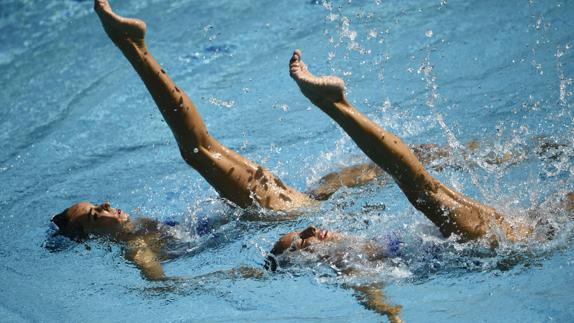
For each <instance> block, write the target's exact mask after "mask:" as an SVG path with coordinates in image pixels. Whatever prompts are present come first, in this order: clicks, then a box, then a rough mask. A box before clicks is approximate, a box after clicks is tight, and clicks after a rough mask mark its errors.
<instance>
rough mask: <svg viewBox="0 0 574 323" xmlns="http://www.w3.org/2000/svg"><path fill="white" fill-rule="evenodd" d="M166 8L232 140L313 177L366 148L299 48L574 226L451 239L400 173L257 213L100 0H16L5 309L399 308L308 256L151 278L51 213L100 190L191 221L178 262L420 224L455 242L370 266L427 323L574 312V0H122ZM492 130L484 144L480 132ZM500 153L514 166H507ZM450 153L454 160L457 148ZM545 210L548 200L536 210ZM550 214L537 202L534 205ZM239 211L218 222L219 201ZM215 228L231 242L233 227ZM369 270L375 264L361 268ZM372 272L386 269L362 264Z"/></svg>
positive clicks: (3, 12)
mask: <svg viewBox="0 0 574 323" xmlns="http://www.w3.org/2000/svg"><path fill="white" fill-rule="evenodd" d="M112 5H113V6H114V9H115V10H117V11H118V12H119V13H121V14H124V15H133V16H138V17H141V18H142V19H144V20H145V21H146V22H147V24H148V36H147V39H148V45H149V48H150V50H151V52H152V53H153V54H154V55H155V56H156V58H157V60H158V61H159V62H160V63H161V64H163V66H164V68H165V70H166V71H167V72H168V73H169V74H170V75H171V76H172V77H173V78H174V79H175V80H176V82H177V83H178V84H179V86H180V87H181V88H183V89H185V90H186V91H188V93H189V94H190V96H191V97H192V98H193V99H194V100H195V101H196V103H197V105H198V107H199V110H200V112H201V114H202V115H203V117H204V119H205V122H206V124H207V126H208V128H209V130H210V132H211V134H213V135H214V136H215V137H217V138H218V139H220V140H221V141H222V142H223V143H224V144H225V145H227V146H229V147H231V148H232V149H235V150H237V151H239V152H240V153H241V154H243V155H246V156H248V157H249V158H251V159H253V160H256V161H258V162H260V163H262V164H263V165H264V166H266V167H268V168H269V169H271V170H272V171H273V172H275V173H276V174H278V175H279V176H280V177H281V178H282V179H283V180H284V181H285V182H286V183H289V184H290V185H292V186H295V187H297V188H298V189H300V190H305V189H308V188H309V187H312V186H313V184H314V183H316V181H317V180H318V179H319V178H320V177H321V176H322V175H324V174H326V173H328V172H331V171H334V170H337V169H340V168H341V167H343V166H346V165H352V164H354V163H358V162H364V161H365V158H364V157H363V156H362V154H361V152H360V151H359V150H358V149H357V148H356V146H355V145H354V144H353V142H352V141H350V139H349V138H348V137H346V136H345V135H344V134H343V133H342V131H341V130H340V129H339V128H337V127H336V126H335V125H334V123H333V122H332V121H331V120H329V119H328V117H327V116H326V115H324V114H323V113H322V112H321V111H318V110H317V109H316V108H313V107H312V106H311V104H310V103H309V102H308V101H307V100H306V99H305V98H304V97H303V96H302V95H301V94H300V93H299V92H298V90H297V88H296V86H295V84H294V83H293V82H292V81H291V80H290V78H289V75H288V69H287V64H288V60H289V58H290V55H291V53H292V51H293V50H294V49H295V48H301V49H302V50H303V55H304V59H305V60H306V62H307V64H308V65H309V67H310V69H312V70H313V71H315V72H317V73H321V74H331V73H333V74H337V75H340V76H341V77H343V78H344V79H345V81H346V82H347V88H348V95H349V98H350V99H351V100H352V102H353V103H354V104H355V105H356V106H357V107H358V108H359V109H360V110H361V111H363V112H365V113H366V114H368V115H369V116H370V117H371V118H373V119H374V120H376V121H377V122H379V123H380V124H381V125H383V126H384V127H386V128H387V129H389V130H391V131H393V132H396V133H397V134H398V135H399V136H401V137H403V138H404V140H405V141H406V142H408V143H438V144H440V145H444V146H446V147H449V149H450V150H451V151H452V152H453V154H452V155H451V157H448V158H446V159H444V160H441V161H437V162H436V163H437V165H438V164H441V165H442V164H446V166H444V167H434V170H433V174H434V175H436V176H437V177H438V178H440V179H441V180H443V181H445V182H446V183H447V184H449V185H450V186H453V187H454V188H456V189H458V190H460V191H462V192H464V193H466V194H468V195H470V196H473V197H475V198H477V199H480V200H482V201H486V202H488V203H489V204H491V205H493V206H495V207H497V208H499V209H501V210H503V211H504V212H505V213H507V214H508V215H509V216H510V217H513V218H515V220H516V221H526V220H528V219H530V218H529V216H528V215H527V214H528V213H529V211H532V212H530V213H531V214H534V216H535V217H539V218H547V219H549V221H550V222H552V223H554V224H555V225H556V227H557V228H558V229H557V232H556V237H555V239H554V240H552V241H550V242H546V243H540V242H535V241H530V242H528V243H524V244H520V245H504V246H502V247H501V248H500V249H499V251H498V252H497V253H492V252H489V251H485V250H482V249H481V247H480V246H476V245H473V244H467V245H462V244H458V243H455V242H453V241H445V240H443V239H442V238H440V237H439V235H438V233H437V232H436V229H434V228H433V226H432V224H431V223H430V222H429V221H428V220H426V219H425V218H424V217H423V216H422V215H421V214H420V213H418V212H416V211H415V210H414V208H412V207H411V206H410V205H409V204H408V202H407V200H406V199H405V198H404V197H403V196H402V194H401V192H400V191H399V190H398V188H397V187H396V185H387V186H382V185H378V184H376V183H374V184H370V185H365V186H362V187H359V188H353V189H343V190H341V191H340V192H338V193H336V194H335V195H334V196H333V197H332V198H331V199H330V200H328V201H326V202H324V203H322V204H321V205H320V207H319V209H312V210H308V212H306V213H305V215H304V216H302V217H300V218H299V219H296V220H293V221H287V222H280V223H262V222H247V221H241V220H237V219H236V217H237V215H238V214H239V213H240V212H239V211H237V210H232V209H230V208H229V207H228V206H227V205H226V204H225V203H224V202H222V201H221V200H219V199H217V195H216V193H215V191H214V190H213V189H211V188H210V187H209V186H208V184H207V183H206V182H205V181H204V180H203V179H202V178H201V177H200V176H199V175H198V174H197V173H196V172H195V171H194V170H192V169H190V168H189V167H187V166H186V165H185V163H184V162H183V161H182V160H181V158H180V157H179V152H178V150H177V147H176V144H175V141H174V140H173V138H172V137H171V133H170V131H169V129H168V128H167V126H166V125H165V123H164V122H163V121H162V119H161V116H160V115H159V113H158V112H157V111H156V108H155V106H154V103H153V101H152V100H151V98H150V96H149V95H148V93H147V92H146V90H145V87H144V86H143V84H142V82H141V81H140V80H139V79H138V78H137V76H136V74H135V72H134V71H133V70H132V69H131V66H129V64H128V63H127V61H126V60H125V59H123V57H122V56H121V54H120V52H119V51H118V50H116V49H115V48H114V47H113V45H112V44H111V42H110V41H109V40H108V39H107V38H106V37H105V34H104V32H103V30H102V28H101V26H100V24H99V21H98V20H97V18H96V16H95V15H94V14H93V13H92V11H91V8H92V3H91V1H72V0H49V1H36V0H31V1H25V0H3V1H1V2H0V84H1V85H2V90H1V91H0V209H1V212H0V221H1V224H2V226H1V229H0V230H1V231H0V232H1V234H0V259H1V260H0V318H1V319H0V321H3V322H28V321H38V322H44V321H54V322H55V321H63V322H78V321H90V322H99V321H109V322H120V321H121V322H124V321H141V322H158V321H170V322H171V321H175V322H204V321H208V322H242V321H244V322H298V321H301V320H307V321H311V322H323V321H329V322H377V321H380V320H381V319H382V318H381V317H380V316H378V315H377V314H375V313H373V312H370V311H368V310H366V309H364V308H363V307H361V305H360V304H359V303H358V302H357V301H356V300H355V298H354V297H353V295H352V292H351V291H349V290H346V289H343V288H341V287H340V286H341V285H342V284H343V283H344V282H345V280H353V279H354V278H348V277H336V276H335V275H333V273H332V272H330V271H328V270H326V269H325V268H321V266H313V265H311V266H308V265H305V261H302V262H301V263H299V264H297V263H296V264H294V265H293V266H292V267H290V268H286V269H285V270H282V271H281V272H279V273H276V274H269V275H266V276H265V277H264V278H263V279H222V280H210V279H205V280H194V281H191V282H184V283H177V284H175V283H174V284H168V285H166V284H164V283H150V282H148V281H145V280H143V279H142V278H141V277H140V275H139V273H138V271H137V269H136V268H135V267H134V266H133V265H132V264H130V263H127V262H126V261H125V260H124V259H123V257H122V253H121V250H120V248H119V247H118V246H116V245H111V244H109V243H105V242H104V243H97V242H88V243H84V244H78V245H71V246H69V247H68V248H67V249H65V250H63V251H60V252H49V251H47V250H46V249H45V248H44V247H43V245H44V244H45V242H46V230H47V227H48V223H49V219H50V217H51V215H53V214H55V213H57V212H59V211H61V210H62V209H64V208H65V207H67V206H69V205H70V204H72V203H75V202H77V201H80V200H90V201H94V202H102V201H111V202H112V204H113V205H115V206H117V207H120V208H122V209H125V210H126V211H128V212H129V213H131V214H133V215H134V216H141V215H145V216H150V217H154V218H157V219H160V220H168V219H169V220H176V221H178V222H180V223H182V226H181V227H180V228H179V229H178V230H179V231H177V232H176V234H177V235H178V237H179V239H181V241H182V243H183V244H184V245H187V246H188V248H187V249H186V252H184V254H183V255H182V256H180V257H178V258H176V259H174V260H172V261H170V262H167V263H165V264H164V267H165V270H166V273H167V274H168V275H173V276H198V275H201V274H206V273H210V272H214V271H217V270H224V269H231V268H236V267H239V266H254V267H257V266H260V265H261V263H262V262H263V259H264V254H265V252H267V251H268V250H269V249H271V247H272V244H273V242H274V241H275V239H277V238H278V236H279V235H280V234H281V233H284V232H287V231H290V230H293V229H297V228H301V227H305V226H306V225H308V224H311V223H314V224H317V225H319V226H322V227H325V228H328V229H331V230H339V231H343V232H345V233H347V234H355V235H359V236H360V237H363V238H365V239H369V238H372V237H376V236H380V235H381V234H385V233H388V232H399V233H400V234H401V236H402V237H404V239H406V240H408V241H422V240H424V241H431V242H432V244H433V245H435V246H439V248H437V251H435V252H434V253H432V256H429V255H428V254H427V253H425V252H424V250H423V249H424V248H421V249H420V250H416V249H415V248H412V249H411V250H410V251H408V250H407V252H406V253H404V254H403V255H401V257H399V258H395V259H393V260H392V261H388V262H383V263H377V264H366V263H362V264H360V266H363V267H365V268H363V269H364V270H365V271H367V272H369V273H370V276H369V277H370V278H369V279H372V280H375V281H383V282H384V283H385V285H384V288H383V291H384V293H385V295H386V297H387V298H388V300H389V302H391V303H393V304H400V305H402V306H403V309H402V312H401V317H402V318H403V319H404V321H405V322H572V321H574V288H572V287H573V286H574V244H573V239H572V232H573V231H572V229H573V227H574V224H573V223H572V222H573V221H572V220H571V219H569V218H568V217H567V216H566V215H565V213H564V212H560V211H556V210H555V209H556V208H555V205H556V204H557V203H558V201H559V199H560V198H561V197H562V196H564V194H565V193H567V192H570V191H574V182H573V181H572V179H573V176H574V166H573V164H572V158H573V156H574V152H573V146H574V145H573V138H574V130H573V128H572V124H573V101H574V97H573V96H572V92H573V88H574V85H573V84H572V78H574V60H573V59H574V49H573V48H572V46H573V45H574V34H573V30H574V2H572V1H568V0H563V1H556V0H547V1H542V0H530V1H527V0H522V1H491V0H486V1H454V0H450V1H447V0H442V1H441V0H432V1H423V0H409V1H379V0H346V1H321V0H313V1H311V0H296V1H270V0H261V1H223V0H213V1H196V0H173V1H159V0H137V1H136V0H124V1H115V2H112ZM471 140H478V141H480V143H481V144H480V145H479V147H478V149H474V150H471V149H469V148H467V147H466V143H467V142H469V141H471ZM496 160H498V161H499V162H493V161H496ZM437 165H434V166H437ZM537 207H540V208H539V209H538V211H533V210H535V209H536V208H537ZM530 216H532V215H530ZM202 218H208V219H221V218H225V219H229V220H231V222H229V223H228V224H226V225H224V226H222V227H221V228H219V229H218V230H217V232H215V233H214V234H215V235H216V236H217V237H216V238H217V239H215V240H214V239H210V238H209V237H208V238H205V237H198V236H197V234H196V232H195V231H194V230H192V229H191V228H192V227H193V225H194V224H196V223H197V222H198V221H200V220H198V219H202ZM213 241H215V243H212V242H213ZM356 279H358V278H356ZM361 279H366V278H361Z"/></svg>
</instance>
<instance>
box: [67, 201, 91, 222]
mask: <svg viewBox="0 0 574 323" xmlns="http://www.w3.org/2000/svg"><path fill="white" fill-rule="evenodd" d="M94 206H95V205H94V204H92V203H90V202H80V203H76V204H74V205H72V206H71V207H70V208H69V209H68V216H69V217H70V219H76V218H78V217H80V216H82V215H84V214H88V213H89V212H90V210H91V209H92V208H93V207H94Z"/></svg>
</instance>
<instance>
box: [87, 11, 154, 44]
mask: <svg viewBox="0 0 574 323" xmlns="http://www.w3.org/2000/svg"><path fill="white" fill-rule="evenodd" d="M94 10H95V11H96V13H97V14H98V16H99V17H100V21H101V22H102V25H103V26H104V30H105V31H106V34H108V36H109V37H110V39H111V40H112V41H113V42H114V43H115V44H116V45H117V46H118V47H123V46H125V45H127V44H134V45H136V46H137V47H139V48H143V47H144V46H145V45H144V37H145V32H146V24H145V22H143V21H142V20H140V19H134V18H125V17H122V16H120V15H118V14H116V13H115V12H113V11H112V7H110V4H109V2H108V0H94Z"/></svg>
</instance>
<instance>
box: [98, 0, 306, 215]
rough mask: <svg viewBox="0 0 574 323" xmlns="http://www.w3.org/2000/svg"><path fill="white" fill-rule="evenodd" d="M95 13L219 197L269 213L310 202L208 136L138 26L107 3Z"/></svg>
mask: <svg viewBox="0 0 574 323" xmlns="http://www.w3.org/2000/svg"><path fill="white" fill-rule="evenodd" d="M94 9H95V11H96V13H97V14H98V16H99V17H100V21H101V22H102V25H103V27H104V30H105V31H106V33H107V34H108V36H109V37H110V39H111V40H112V41H113V42H114V44H115V45H116V46H117V47H118V48H119V49H120V50H121V51H122V53H123V54H124V56H125V57H126V58H127V59H128V61H129V62H130V63H131V64H132V66H133V68H134V69H135V70H136V72H137V73H138V74H139V76H140V78H141V79H142V81H143V82H144V84H145V85H146V87H147V89H148V91H149V93H150V94H151V96H152V97H153V99H154V101H155V103H156V105H157V107H158V109H159V111H160V112H161V114H162V116H163V118H164V119H165V121H166V122H167V124H168V125H169V127H170V128H171V131H172V133H173V135H174V137H175V140H176V141H177V143H178V146H179V149H180V151H181V155H182V156H183V159H184V160H185V161H186V162H187V163H188V164H189V165H191V166H192V167H193V168H195V169H196V170H197V171H198V172H199V173H200V174H201V175H202V176H203V177H204V178H205V179H206V180H207V181H208V182H209V183H210V184H211V185H212V186H213V187H214V188H215V189H216V190H217V191H218V192H219V194H220V195H221V196H222V197H224V198H227V199H228V200H230V201H231V202H233V203H235V204H237V205H238V206H241V207H248V206H251V205H253V204H258V205H260V206H262V207H265V208H268V209H274V210H285V209H290V208H294V207H297V206H299V205H301V204H304V203H307V202H308V201H309V198H308V197H307V196H306V195H305V194H303V193H301V192H298V191H297V190H295V189H293V188H291V187H289V186H287V185H285V184H283V183H282V182H281V180H280V179H279V178H277V177H276V176H275V175H273V174H272V173H271V172H269V171H268V170H266V169H265V168H263V167H261V166H260V165H258V164H256V163H254V162H252V161H250V160H248V159H246V158H244V157H243V156H241V155H239V154H237V153H236V152H234V151H232V150H230V149H228V148H226V147H225V146H223V145H222V144H221V143H219V142H218V141H217V140H216V139H215V138H213V137H212V136H210V135H209V133H208V131H207V128H206V127H205V124H204V123H203V120H202V118H201V116H200V114H199V112H198V111H197V108H196V107H195V105H194V103H193V102H192V101H191V100H190V98H189V97H188V96H187V94H186V93H185V92H184V91H183V90H182V89H180V88H179V87H177V86H176V84H175V83H174V82H173V80H171V78H170V77H169V76H168V75H167V73H166V72H165V70H163V69H162V68H161V66H160V65H159V64H158V62H157V61H156V60H155V59H154V57H153V56H152V55H151V53H149V51H148V49H147V46H146V43H145V32H146V25H145V23H144V22H143V21H141V20H139V19H131V18H125V17H121V16H119V15H117V14H116V13H114V12H113V11H112V8H111V7H110V5H109V3H108V1H107V0H95V1H94Z"/></svg>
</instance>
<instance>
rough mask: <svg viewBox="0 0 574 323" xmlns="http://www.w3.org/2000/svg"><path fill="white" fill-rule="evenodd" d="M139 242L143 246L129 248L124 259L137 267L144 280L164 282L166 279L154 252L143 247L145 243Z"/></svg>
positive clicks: (145, 246)
mask: <svg viewBox="0 0 574 323" xmlns="http://www.w3.org/2000/svg"><path fill="white" fill-rule="evenodd" d="M139 242H140V244H143V245H140V246H137V247H132V248H129V249H128V251H127V252H126V259H128V260H129V261H132V262H133V263H134V264H135V265H136V266H137V267H138V269H139V270H140V272H141V274H142V276H143V277H144V278H145V279H147V280H165V279H166V278H167V277H166V276H165V273H164V271H163V267H162V266H161V263H160V262H159V260H158V258H157V254H156V252H155V251H153V250H152V249H151V248H149V247H148V246H147V245H145V242H143V243H142V242H141V241H139ZM135 243H137V242H135Z"/></svg>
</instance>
